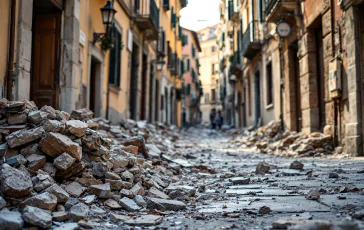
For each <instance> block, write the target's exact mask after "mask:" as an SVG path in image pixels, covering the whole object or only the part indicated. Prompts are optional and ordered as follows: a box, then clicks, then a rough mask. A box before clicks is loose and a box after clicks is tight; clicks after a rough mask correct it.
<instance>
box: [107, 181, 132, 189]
mask: <svg viewBox="0 0 364 230" xmlns="http://www.w3.org/2000/svg"><path fill="white" fill-rule="evenodd" d="M105 183H109V184H110V187H111V189H112V190H121V189H123V188H125V189H131V188H132V186H133V185H132V184H131V183H129V182H126V181H122V180H109V179H106V180H105Z"/></svg>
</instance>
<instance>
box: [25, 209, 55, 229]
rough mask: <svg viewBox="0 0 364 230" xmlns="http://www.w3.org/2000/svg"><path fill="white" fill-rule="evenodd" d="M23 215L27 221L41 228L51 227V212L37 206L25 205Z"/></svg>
mask: <svg viewBox="0 0 364 230" xmlns="http://www.w3.org/2000/svg"><path fill="white" fill-rule="evenodd" d="M22 217H23V219H24V221H25V222H27V223H29V224H31V225H34V226H38V227H41V228H50V227H51V225H52V215H51V213H50V212H48V211H45V210H43V209H40V208H37V207H32V206H27V207H25V209H24V210H23V215H22Z"/></svg>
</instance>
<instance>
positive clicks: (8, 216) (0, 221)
mask: <svg viewBox="0 0 364 230" xmlns="http://www.w3.org/2000/svg"><path fill="white" fill-rule="evenodd" d="M23 225H24V221H23V219H22V217H21V213H20V212H16V211H9V210H6V209H4V210H2V211H0V226H1V227H0V228H1V229H2V230H17V229H22V228H23Z"/></svg>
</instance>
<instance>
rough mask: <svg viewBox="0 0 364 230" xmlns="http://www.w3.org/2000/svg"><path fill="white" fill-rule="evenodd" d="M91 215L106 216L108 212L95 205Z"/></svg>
mask: <svg viewBox="0 0 364 230" xmlns="http://www.w3.org/2000/svg"><path fill="white" fill-rule="evenodd" d="M90 213H91V215H105V213H106V211H105V210H104V209H102V208H100V207H97V206H96V205H94V204H93V205H91V210H90Z"/></svg>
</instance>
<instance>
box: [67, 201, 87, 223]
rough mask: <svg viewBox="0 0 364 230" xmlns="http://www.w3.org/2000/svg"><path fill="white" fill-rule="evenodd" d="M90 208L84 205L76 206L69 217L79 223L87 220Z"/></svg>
mask: <svg viewBox="0 0 364 230" xmlns="http://www.w3.org/2000/svg"><path fill="white" fill-rule="evenodd" d="M89 211H90V210H89V207H88V206H87V205H85V204H83V203H78V204H76V205H74V206H73V207H72V208H71V209H70V211H69V217H70V219H71V220H72V221H79V220H82V219H85V218H87V216H88V215H89Z"/></svg>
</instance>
